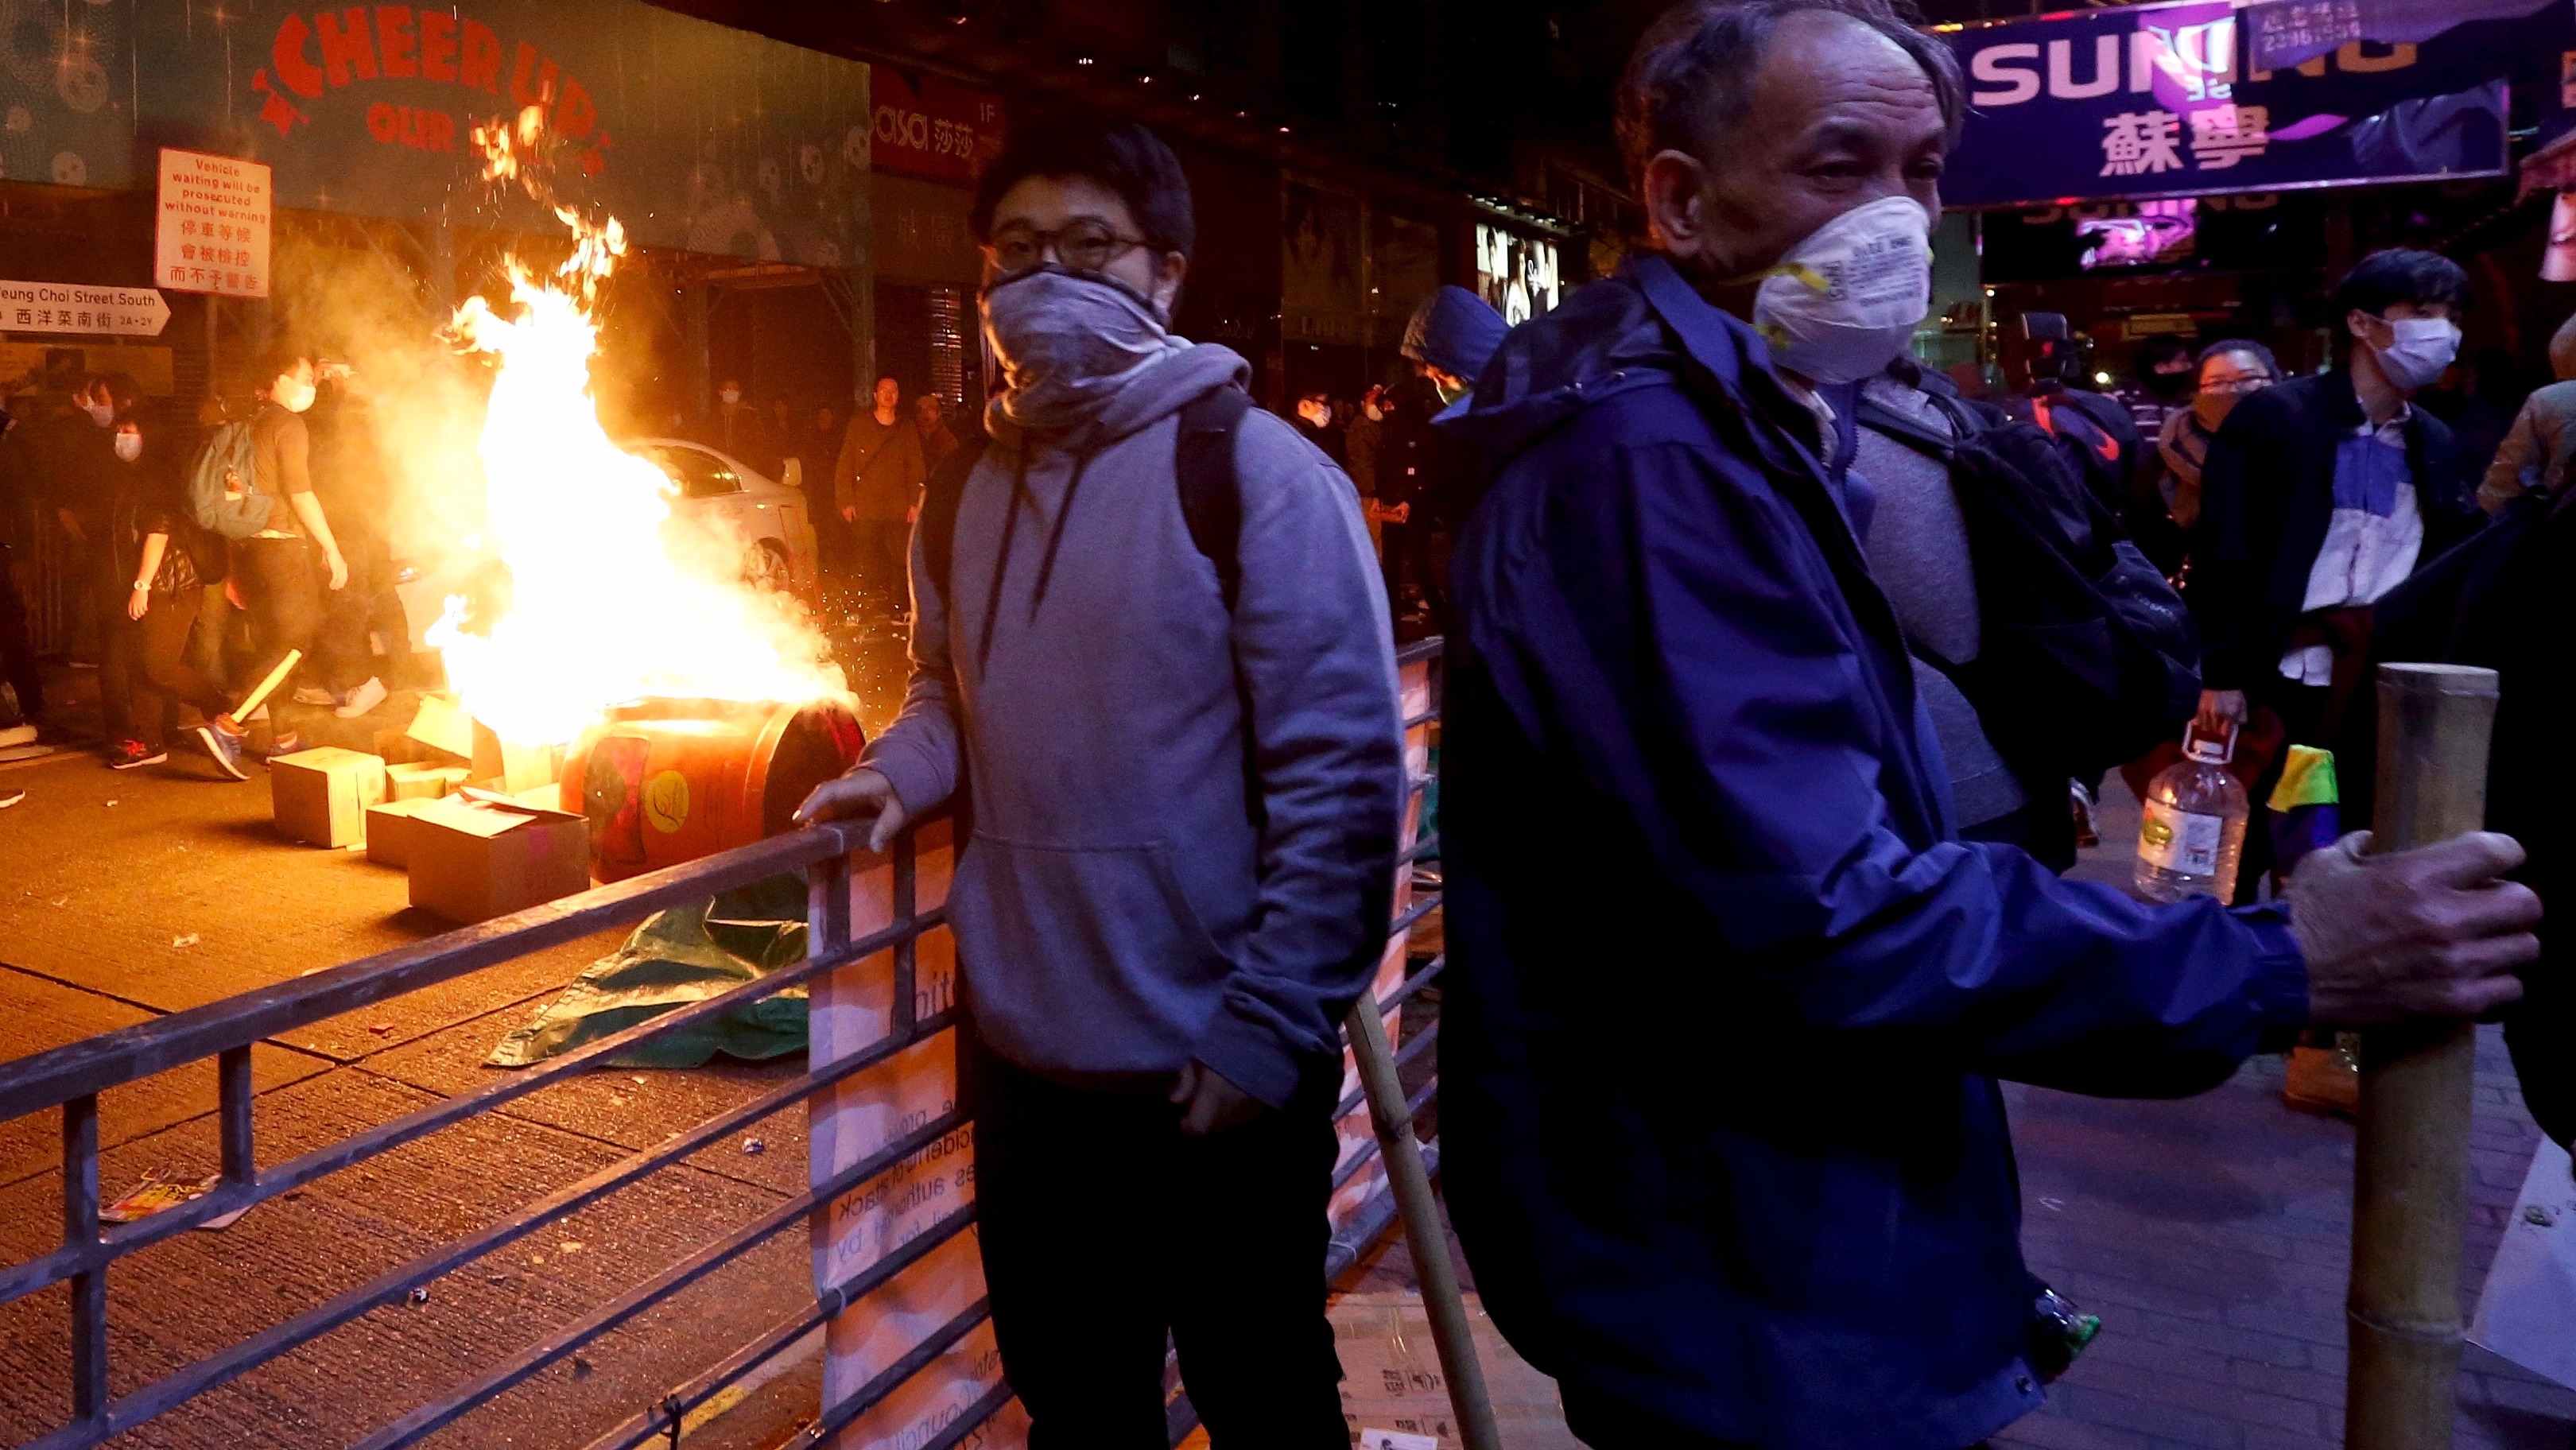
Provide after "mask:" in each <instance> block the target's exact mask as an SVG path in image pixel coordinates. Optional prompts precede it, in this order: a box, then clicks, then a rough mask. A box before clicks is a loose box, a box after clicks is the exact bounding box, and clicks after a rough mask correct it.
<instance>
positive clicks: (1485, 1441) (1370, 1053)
mask: <svg viewBox="0 0 2576 1450" xmlns="http://www.w3.org/2000/svg"><path fill="white" fill-rule="evenodd" d="M1378 1011H1379V1008H1378V1005H1377V1000H1376V998H1375V997H1374V996H1372V995H1371V994H1369V993H1366V992H1363V993H1361V994H1360V1000H1359V1002H1358V1004H1357V1005H1356V1006H1354V1007H1352V1008H1351V1015H1350V1029H1351V1056H1352V1057H1353V1058H1354V1059H1355V1060H1356V1061H1357V1062H1358V1064H1359V1069H1360V1085H1361V1087H1363V1088H1364V1089H1366V1090H1367V1092H1368V1105H1369V1120H1370V1121H1371V1122H1372V1123H1374V1124H1376V1126H1377V1146H1378V1153H1379V1155H1380V1156H1381V1157H1383V1158H1384V1159H1385V1160H1386V1181H1387V1185H1388V1187H1389V1188H1390V1189H1391V1190H1392V1191H1393V1192H1394V1194H1395V1211H1396V1214H1397V1215H1398V1216H1399V1217H1400V1218H1402V1219H1403V1220H1404V1237H1405V1241H1406V1243H1407V1245H1408V1246H1410V1247H1411V1249H1412V1250H1413V1271H1414V1273H1415V1274H1416V1275H1417V1276H1419V1277H1420V1278H1421V1280H1422V1307H1423V1308H1424V1310H1426V1311H1427V1312H1428V1313H1429V1314H1430V1316H1431V1343H1432V1347H1433V1348H1435V1349H1437V1350H1438V1351H1439V1352H1440V1373H1441V1376H1442V1377H1443V1378H1444V1379H1446V1380H1447V1381H1448V1382H1449V1405H1450V1408H1451V1409H1453V1410H1455V1411H1456V1412H1457V1414H1458V1439H1459V1443H1460V1444H1462V1445H1464V1446H1465V1447H1466V1450H1502V1447H1503V1437H1502V1432H1501V1430H1499V1429H1498V1428H1496V1426H1495V1424H1494V1402H1493V1396H1492V1395H1491V1394H1490V1393H1489V1392H1488V1391H1487V1390H1486V1388H1485V1367H1484V1365H1483V1364H1482V1363H1480V1362H1479V1361H1478V1360H1477V1358H1476V1341H1475V1338H1474V1336H1473V1334H1472V1333H1471V1332H1470V1331H1469V1330H1468V1328H1467V1304H1466V1301H1465V1300H1464V1299H1462V1298H1460V1297H1459V1295H1458V1266H1457V1265H1456V1264H1454V1263H1452V1262H1450V1259H1449V1233H1448V1230H1446V1229H1445V1228H1443V1227H1441V1224H1440V1205H1439V1204H1438V1203H1437V1202H1436V1201H1434V1200H1433V1198H1432V1196H1431V1175H1430V1174H1429V1173H1428V1172H1426V1171H1425V1170H1424V1169H1423V1166H1422V1145H1421V1144H1420V1143H1419V1142H1417V1141H1415V1139H1414V1136H1413V1110H1412V1109H1411V1108H1408V1107H1406V1106H1405V1104H1404V1084H1403V1082H1402V1081H1401V1080H1400V1079H1399V1078H1398V1077H1397V1076H1396V1071H1395V1053H1394V1052H1393V1051H1392V1050H1391V1049H1389V1048H1388V1046H1387V1042H1386V1024H1385V1023H1384V1022H1382V1021H1380V1020H1379V1018H1378Z"/></svg>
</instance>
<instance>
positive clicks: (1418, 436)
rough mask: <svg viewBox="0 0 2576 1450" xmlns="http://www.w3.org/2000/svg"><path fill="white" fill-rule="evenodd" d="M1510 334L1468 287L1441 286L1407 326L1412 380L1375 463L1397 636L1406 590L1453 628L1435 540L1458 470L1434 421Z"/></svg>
mask: <svg viewBox="0 0 2576 1450" xmlns="http://www.w3.org/2000/svg"><path fill="white" fill-rule="evenodd" d="M1508 331H1510V328H1509V327H1508V326H1506V325H1505V324H1504V322H1503V315H1502V314H1501V313H1499V312H1496V311H1495V310H1494V308H1493V304H1491V303H1489V302H1487V301H1486V300H1485V299H1484V298H1482V297H1479V296H1477V295H1476V294H1475V293H1473V292H1470V291H1468V290H1467V289H1466V288H1464V287H1443V288H1441V289H1440V290H1438V291H1436V292H1434V293H1432V294H1431V295H1430V296H1428V297H1425V298H1423V299H1422V303H1421V305H1420V306H1418V307H1416V308H1414V309H1413V318H1412V320H1411V321H1409V322H1407V323H1406V324H1405V327H1404V342H1403V344H1402V345H1401V347H1400V348H1399V349H1398V350H1399V351H1401V352H1402V353H1403V354H1404V357H1405V360H1406V361H1407V362H1409V363H1411V364H1412V365H1413V376H1412V377H1410V378H1408V379H1406V380H1405V381H1404V382H1403V383H1402V384H1401V385H1400V386H1398V387H1396V388H1393V389H1391V390H1390V391H1389V392H1388V394H1387V413H1386V420H1385V422H1384V423H1383V424H1382V425H1381V426H1380V430H1379V433H1378V452H1377V461H1376V471H1377V518H1378V520H1379V524H1380V530H1379V537H1380V557H1379V564H1380V566H1381V567H1382V568H1383V569H1384V570H1385V572H1386V607H1387V614H1388V616H1389V617H1390V618H1392V619H1394V620H1395V622H1396V629H1397V632H1398V634H1399V635H1401V634H1402V633H1403V628H1404V618H1405V609H1404V599H1405V593H1406V588H1407V586H1408V585H1409V586H1411V588H1412V589H1414V590H1416V591H1418V592H1419V593H1420V594H1421V595H1422V602H1423V604H1424V605H1425V606H1426V607H1427V608H1428V609H1429V610H1430V613H1431V620H1432V627H1433V628H1434V629H1435V630H1440V631H1443V632H1445V631H1446V630H1447V628H1448V620H1449V589H1448V583H1447V581H1446V580H1445V579H1444V578H1443V577H1442V574H1443V571H1442V570H1440V569H1439V568H1437V567H1436V566H1435V563H1434V560H1433V554H1432V536H1433V535H1434V534H1436V533H1438V532H1440V530H1441V528H1442V526H1443V524H1444V522H1445V518H1446V516H1447V515H1448V514H1449V508H1448V505H1449V502H1450V498H1449V496H1450V494H1451V493H1452V492H1453V491H1454V487H1455V479H1454V477H1453V475H1455V474H1456V473H1457V471H1458V470H1457V469H1456V467H1455V466H1454V465H1450V464H1446V463H1444V453H1445V448H1444V445H1443V444H1442V443H1441V441H1440V440H1439V438H1438V436H1437V435H1436V434H1434V433H1433V432H1432V429H1431V420H1432V419H1434V418H1436V417H1438V416H1439V415H1440V413H1441V411H1442V410H1443V409H1446V408H1448V407H1449V406H1451V405H1452V404H1454V403H1456V402H1458V401H1459V400H1461V399H1463V398H1465V397H1466V396H1467V393H1468V390H1469V389H1471V388H1473V387H1474V386H1475V385H1476V378H1477V375H1478V374H1480V373H1482V372H1484V370H1485V364H1486V362H1487V361H1488V360H1490V359H1491V358H1492V357H1493V355H1494V349H1496V348H1498V347H1500V346H1502V344H1503V334H1504V333H1506V332H1508Z"/></svg>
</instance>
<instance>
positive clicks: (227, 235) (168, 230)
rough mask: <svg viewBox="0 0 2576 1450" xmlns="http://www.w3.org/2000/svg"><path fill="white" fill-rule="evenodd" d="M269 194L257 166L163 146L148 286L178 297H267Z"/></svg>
mask: <svg viewBox="0 0 2576 1450" xmlns="http://www.w3.org/2000/svg"><path fill="white" fill-rule="evenodd" d="M273 196H274V190H273V188H272V187H271V185H270V177H269V169H268V168H267V167H266V166H263V165H261V164H260V163H259V162H256V161H243V160H240V159H239V158H236V157H231V156H210V155H207V154H206V153H205V152H202V151H174V150H171V149H169V148H167V147H164V148H163V149H162V152H161V196H160V208H159V212H158V219H157V221H156V222H155V224H154V226H153V252H152V276H153V280H154V281H155V282H158V283H159V284H160V285H161V286H163V287H167V288H170V289H172V290H174V291H180V292H212V293H214V294H216V295H218V296H222V297H266V296H267V295H268V240H269V220H270V217H271V214H272V212H271V206H272V200H273Z"/></svg>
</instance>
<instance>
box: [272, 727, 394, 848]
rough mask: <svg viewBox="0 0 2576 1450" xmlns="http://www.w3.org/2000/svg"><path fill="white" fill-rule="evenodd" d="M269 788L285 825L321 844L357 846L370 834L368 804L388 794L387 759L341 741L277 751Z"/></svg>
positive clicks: (302, 837)
mask: <svg viewBox="0 0 2576 1450" xmlns="http://www.w3.org/2000/svg"><path fill="white" fill-rule="evenodd" d="M268 790H269V802H270V807H271V809H272V810H273V811H274V812H275V813H276V817H277V828H278V829H279V830H281V831H283V832H285V833H286V834H287V835H289V836H291V837H293V838H295V839H296V840H299V841H306V842H310V843H311V844H313V845H316V846H334V847H337V846H354V845H357V844H358V843H359V842H361V841H364V840H365V839H366V838H367V807H369V806H371V805H375V804H377V803H378V802H381V801H382V800H383V799H384V798H385V763H384V762H383V761H382V760H379V759H378V758H376V757H375V756H372V755H362V754H360V753H358V752H357V751H355V750H343V749H341V748H340V747H338V746H336V745H324V746H320V747H318V748H316V749H312V750H299V751H297V752H295V753H294V754H293V755H274V756H271V757H269V761H268Z"/></svg>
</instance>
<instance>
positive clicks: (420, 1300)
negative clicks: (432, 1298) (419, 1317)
mask: <svg viewBox="0 0 2576 1450" xmlns="http://www.w3.org/2000/svg"><path fill="white" fill-rule="evenodd" d="M428 1302H429V1286H428V1285H426V1284H423V1285H421V1286H420V1287H419V1288H417V1289H414V1290H412V1291H411V1307H413V1308H414V1309H417V1308H419V1307H420V1306H422V1305H423V1304H426V1303H428Z"/></svg>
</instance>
